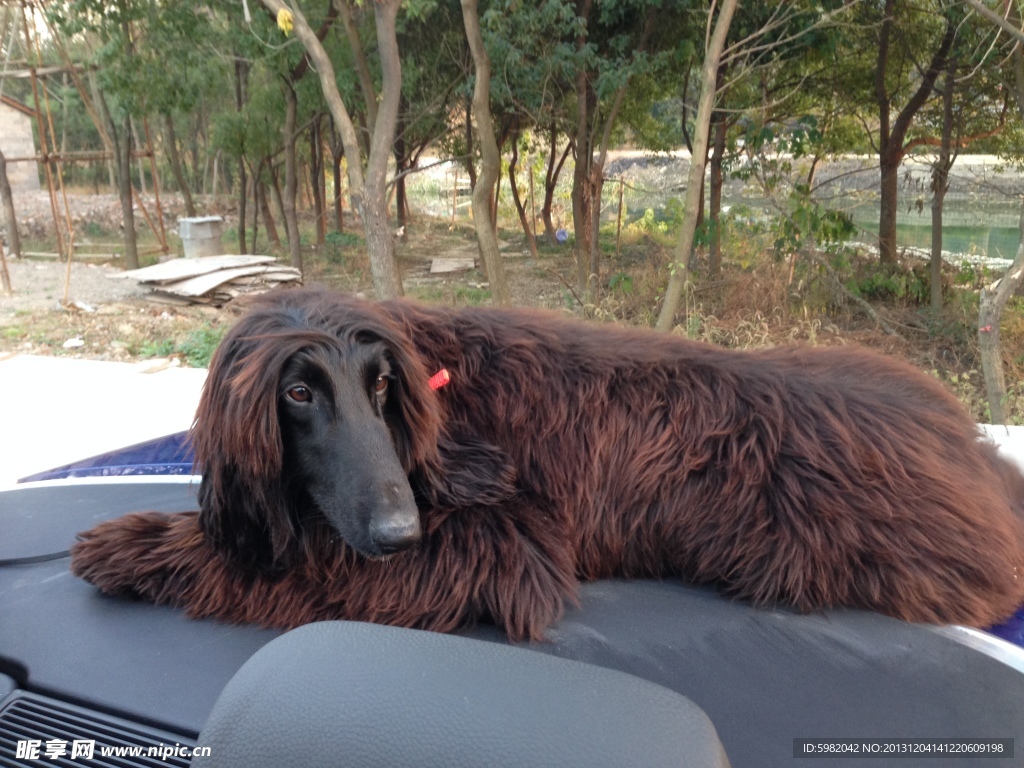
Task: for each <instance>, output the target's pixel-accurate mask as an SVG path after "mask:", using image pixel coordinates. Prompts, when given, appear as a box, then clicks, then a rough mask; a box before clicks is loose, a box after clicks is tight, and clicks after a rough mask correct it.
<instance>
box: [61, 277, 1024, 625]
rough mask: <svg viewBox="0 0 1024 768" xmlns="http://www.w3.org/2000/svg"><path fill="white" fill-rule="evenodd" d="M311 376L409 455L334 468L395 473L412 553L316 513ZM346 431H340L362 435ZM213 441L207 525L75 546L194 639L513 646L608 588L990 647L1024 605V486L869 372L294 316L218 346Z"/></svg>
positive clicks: (344, 309)
mask: <svg viewBox="0 0 1024 768" xmlns="http://www.w3.org/2000/svg"><path fill="white" fill-rule="evenodd" d="M353 361H356V362H357V363H358V364H356V363H354V362H353ZM358 361H363V362H361V363H359V362H358ZM366 361H369V362H366ZM374 361H376V362H374ZM442 368H445V369H447V370H448V371H449V372H450V375H451V382H450V383H449V384H448V385H447V386H445V387H442V388H440V389H438V390H436V391H435V390H432V389H431V388H430V387H428V385H427V382H428V379H429V378H430V376H431V375H432V374H433V373H435V372H436V371H438V370H439V369H442ZM297 376H304V377H306V378H308V377H310V376H312V377H314V378H315V377H317V376H319V377H320V379H322V381H320V380H317V381H319V383H316V384H313V385H310V386H313V387H314V388H318V389H317V390H316V391H317V397H318V398H321V400H322V399H323V398H322V397H321V395H322V394H323V393H326V395H324V396H325V397H327V399H329V400H330V399H331V398H333V399H334V400H338V399H341V400H344V401H345V402H348V401H347V400H346V399H345V398H346V397H351V398H354V399H355V400H359V398H365V400H366V403H368V405H366V404H361V405H360V406H359V413H361V414H363V415H362V416H360V417H359V418H360V419H364V420H365V421H366V423H367V424H370V425H371V426H372V424H374V423H375V424H377V425H378V427H379V426H380V425H383V427H382V428H383V429H384V430H385V431H384V434H385V435H386V436H387V437H386V438H385V440H384V442H385V443H386V446H385V447H384V448H383V449H382V448H381V445H380V441H378V442H377V443H374V444H373V445H372V446H371V447H370V448H366V449H363V448H358V449H356V448H352V447H351V443H350V442H349V443H348V444H347V446H346V447H343V448H339V449H337V451H336V452H335V454H332V455H335V456H338V455H340V456H344V455H349V456H352V455H357V454H362V453H366V454H367V455H368V456H369V459H370V460H369V461H368V462H367V461H362V462H356V463H360V464H362V465H368V466H370V469H359V470H358V472H356V474H355V478H356V479H355V481H352V480H351V478H349V480H346V481H345V482H346V483H348V485H347V486H346V487H348V488H349V491H346V492H352V491H351V489H352V488H353V487H355V486H357V485H358V484H359V483H360V482H363V481H364V480H365V482H366V483H375V482H378V480H379V478H376V477H375V476H373V475H374V472H375V470H374V469H373V468H374V467H382V469H381V470H380V473H379V474H381V475H382V476H383V477H384V480H383V481H381V482H384V483H385V485H386V487H387V488H388V489H389V491H388V492H389V493H392V492H393V493H392V496H393V499H392V500H391V502H387V501H386V500H385V501H384V502H380V504H384V505H385V506H387V505H388V504H389V503H390V505H391V506H390V507H389V509H391V508H394V509H398V512H395V514H397V515H399V516H401V517H403V521H402V522H401V525H402V526H405V527H404V528H403V529H402V531H403V534H402V535H407V536H406V537H407V538H408V541H406V542H404V543H403V544H400V545H397V546H396V547H394V550H392V549H389V548H388V547H384V546H380V547H378V546H377V544H376V543H375V542H376V541H377V539H375V538H374V537H375V536H376V535H377V534H374V533H373V529H374V526H378V527H380V525H384V527H385V528H386V527H387V525H389V524H390V523H388V522H387V520H385V522H384V523H379V519H380V516H381V515H385V516H386V515H389V514H392V513H391V512H390V511H387V510H385V512H380V510H379V509H376V507H374V508H371V507H373V505H374V504H377V505H378V506H380V504H378V502H377V501H373V500H370V501H367V500H366V498H363V497H364V496H366V494H360V493H357V494H356V495H357V496H359V497H360V498H358V499H357V498H355V497H353V498H352V501H351V505H352V509H349V508H348V507H347V506H346V503H345V500H344V499H342V500H341V502H340V503H339V500H338V499H337V498H335V499H333V500H331V499H329V498H327V496H329V495H330V492H329V491H323V490H315V489H313V486H312V485H311V483H312V482H313V480H311V479H310V478H313V476H314V475H315V474H316V473H317V472H320V473H321V474H324V473H326V474H327V477H326V478H324V477H321V479H320V480H317V482H321V481H322V482H328V481H329V480H330V477H329V475H330V474H331V473H332V472H335V473H339V474H343V475H344V474H346V473H348V474H349V475H351V474H352V471H353V470H351V468H350V467H349V466H348V460H347V459H346V460H345V462H344V465H339V464H337V459H335V460H334V461H335V464H333V465H332V464H331V461H327V460H326V459H324V460H317V459H315V458H313V459H310V458H309V457H310V456H314V455H326V454H315V453H313V448H310V447H309V446H305V445H304V444H302V441H303V440H305V439H306V435H308V434H312V431H311V430H314V427H313V426H309V427H306V426H301V425H300V426H296V424H297V422H296V421H295V419H296V418H298V416H296V415H295V414H296V413H300V411H301V408H302V407H304V406H303V402H304V400H305V393H303V392H302V391H299V390H301V389H302V385H301V382H300V384H299V385H296V384H295V383H294V382H292V381H290V380H286V379H288V377H297ZM360 377H361V378H360ZM375 377H376V378H375ZM364 380H365V382H364V383H359V382H363V381H364ZM382 380H384V384H382V383H381V382H382ZM296 381H298V379H296ZM303 381H305V379H303ZM353 382H356V383H355V384H353ZM382 386H383V387H384V390H385V394H384V397H383V398H381V396H380V392H379V391H378V390H379V389H380V388H381V387H382ZM344 387H348V388H349V389H347V390H346V389H344ZM353 387H355V389H352V388H353ZM352 391H354V392H355V393H356V394H354V395H348V396H344V397H343V395H344V392H352ZM339 393H341V394H339ZM318 402H319V401H318ZM360 402H361V401H360ZM307 405H308V403H307ZM342 406H344V403H341V404H339V403H338V402H334V403H333V405H331V408H333V410H331V408H328V410H327V411H324V413H325V414H326V416H324V419H326V420H325V421H323V423H322V424H321V425H320V426H316V427H315V429H321V430H328V432H329V433H330V434H340V433H338V432H336V431H335V432H330V430H337V429H340V427H338V422H339V421H341V420H342V419H341V417H340V416H339V414H340V413H342V412H344V411H345V408H346V407H347V406H345V407H342ZM295 408H298V409H299V411H295V413H293V409H295ZM301 413H307V414H308V413H310V412H309V411H301ZM301 413H300V415H301ZM346 418H347V417H346ZM289 425H290V426H289ZM378 427H374V428H373V429H378ZM373 429H370V432H371V433H372V432H373ZM328 432H324V434H328ZM359 434H360V435H365V434H368V433H367V432H366V431H365V430H360V432H359ZM360 439H363V438H360ZM367 439H370V438H367ZM193 441H194V445H195V449H196V457H197V462H198V465H199V467H200V468H201V470H202V473H203V481H202V486H201V489H200V494H199V498H200V507H201V511H200V512H199V514H198V516H197V515H196V514H194V513H182V514H157V513H140V514H131V515H127V516H125V517H122V518H119V519H115V520H111V521H109V522H105V523H103V524H101V525H99V526H97V527H96V528H94V529H92V530H90V531H88V532H86V533H84V534H82V535H81V537H80V541H79V542H78V543H77V544H76V545H75V547H74V549H73V552H72V554H73V561H72V570H73V572H74V573H75V574H77V575H78V576H81V577H82V578H84V579H86V580H88V581H90V582H92V583H93V584H95V585H96V586H98V587H99V588H100V589H102V590H103V591H105V592H108V593H113V594H122V595H134V596H138V597H141V598H144V599H147V600H151V601H155V602H159V603H170V604H172V605H175V606H180V607H182V608H184V609H185V610H187V612H188V613H189V615H190V616H194V617H207V616H212V617H217V618H220V619H224V620H227V621H233V622H255V623H258V624H262V625H267V626H273V627H282V628H290V627H295V626H297V625H300V624H303V623H306V622H311V621H317V620H322V619H358V620H365V621H374V622H381V623H387V624H395V625H401V626H407V627H418V628H423V629H432V630H439V631H449V630H453V629H455V628H458V627H460V626H462V625H465V624H468V623H472V622H474V621H477V620H480V619H490V620H493V621H494V622H495V623H496V624H497V625H498V626H500V627H501V628H502V629H503V630H504V631H505V632H507V633H508V635H509V636H510V637H511V638H514V639H521V638H539V637H541V636H542V635H543V632H544V629H545V628H546V627H547V626H548V625H549V624H551V623H552V622H553V621H555V620H556V619H558V618H559V616H560V615H561V613H562V611H563V607H564V605H565V603H566V601H572V600H573V599H574V597H575V594H576V589H577V584H578V581H579V580H590V579H602V578H609V577H626V578H657V579H661V578H670V577H671V578H681V579H683V580H685V581H687V582H690V583H698V584H714V585H717V586H718V587H719V588H720V589H721V590H722V592H724V593H725V594H727V595H730V596H733V597H735V598H738V599H743V600H749V601H752V602H753V603H755V604H757V605H762V606H773V605H776V604H784V605H789V606H794V607H795V608H797V609H798V610H800V611H805V612H806V611H817V610H821V609H826V608H831V607H838V606H849V607H856V608H865V609H869V610H873V611H878V612H881V613H884V614H888V615H890V616H894V617H897V618H900V619H905V620H907V621H917V622H943V623H944V622H950V623H962V624H968V625H974V626H981V627H985V626H989V625H992V624H993V623H996V622H998V621H1000V620H1002V619H1004V618H1006V617H1007V616H1009V615H1011V614H1012V613H1013V612H1014V611H1015V610H1016V609H1017V608H1018V607H1019V606H1020V605H1021V604H1022V603H1024V520H1022V516H1021V509H1022V502H1024V479H1022V477H1021V475H1020V474H1019V473H1018V471H1017V470H1016V469H1014V468H1012V467H1011V466H1010V465H1009V464H1007V463H1006V462H1004V461H1003V460H1001V459H1000V458H999V457H997V455H996V452H995V449H994V448H993V447H992V446H991V445H990V444H988V443H986V442H984V441H982V440H980V439H979V436H978V431H977V429H976V427H975V425H974V424H973V422H972V420H971V419H970V418H969V417H968V415H967V414H966V413H965V412H964V410H963V408H962V407H961V406H960V404H959V403H958V402H957V401H956V400H955V399H954V398H953V397H952V396H951V395H950V394H949V393H948V392H947V391H946V390H945V389H944V388H943V386H942V385H941V384H940V383H939V382H938V381H936V380H935V379H933V378H931V377H929V376H926V375H924V374H922V373H920V372H918V371H916V370H913V369H912V368H910V367H909V366H907V365H905V364H904V363H901V362H898V361H896V360H893V359H890V358H887V357H883V356H879V355H876V354H872V353H869V352H867V351H863V350H860V349H856V348H851V347H838V348H814V349H811V348H790V347H787V348H780V349H769V350H762V351H756V352H735V351H728V350H725V349H720V348H716V347H711V346H706V345H703V344H699V343H694V342H690V341H687V340H685V339H682V338H679V337H677V336H669V335H661V334H656V333H653V332H650V331H646V330H637V329H627V328H619V327H614V326H609V325H601V324H596V323H579V322H573V321H571V320H569V319H565V318H563V317H561V316H558V315H554V314H545V313H540V312H535V311H528V310H522V309H484V308H480V309H469V308H467V309H450V308H440V307H427V306H420V305H418V304H415V303H412V302H406V301H391V302H382V303H374V302H370V301H366V300H361V299H358V298H345V297H340V296H336V295H332V294H329V293H326V292H323V291H318V290H308V289H301V290H294V291H282V292H279V293H275V294H272V295H269V296H267V297H264V298H262V299H261V300H259V301H258V302H257V303H256V304H255V306H254V308H253V310H252V312H251V313H250V314H249V315H248V316H247V317H245V318H244V319H243V320H242V321H241V322H240V323H239V324H238V325H237V326H236V327H235V328H234V329H233V330H232V331H231V332H230V333H229V334H228V335H227V336H226V338H225V339H224V341H223V342H222V344H221V346H220V347H219V349H218V351H217V353H216V354H215V356H214V359H213V361H212V364H211V368H210V375H209V380H208V382H207V384H206V388H205V390H204V392H203V396H202V400H201V403H200V406H199V410H198V413H197V416H196V424H195V427H194V430H193ZM360 445H361V444H360ZM317 450H320V449H319V448H318V449H317ZM338 451H340V453H339V452H338ZM345 451H348V453H347V454H346V453H345ZM303 457H304V458H303ZM396 466H397V467H399V468H400V469H399V470H398V471H397V473H396V472H395V471H392V468H393V467H396ZM360 473H368V474H366V475H365V477H364V474H360ZM396 474H397V475H398V476H399V478H400V480H401V481H402V482H401V483H399V485H401V486H402V487H400V488H398V487H396V486H395V484H394V483H393V482H392V481H393V480H394V476H395V475H396ZM361 478H362V479H361ZM406 484H407V487H406ZM342 485H344V483H342ZM318 487H319V486H318ZM324 487H326V486H324ZM332 487H333V486H332ZM381 487H384V486H381ZM410 492H411V496H410V495H409V493H410ZM371 495H372V494H371ZM409 498H412V499H414V502H413V504H414V505H415V510H416V511H414V512H413V517H414V520H413V521H412V523H411V525H412V526H413V527H414V528H415V530H413V528H410V527H409V526H410V521H409V520H408V519H407V518H408V515H407V513H406V512H405V511H403V509H404V508H405V507H407V506H408V499H409ZM415 518H418V519H415ZM375 520H377V521H378V522H374V521H375ZM368 531H369V533H368ZM360 536H362V537H363V538H362V539H360ZM385 538H386V537H385ZM403 546H407V547H408V548H406V549H405V550H404V551H400V552H398V553H397V554H391V555H388V554H387V553H388V552H389V551H395V550H398V549H401V548H402V547H403ZM380 555H384V556H383V557H382V556H380Z"/></svg>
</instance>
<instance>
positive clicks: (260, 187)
mask: <svg viewBox="0 0 1024 768" xmlns="http://www.w3.org/2000/svg"><path fill="white" fill-rule="evenodd" d="M256 199H257V201H258V202H259V206H260V214H261V215H262V216H263V224H264V226H266V228H267V240H269V241H270V242H271V243H272V244H274V245H276V246H280V245H281V236H280V235H279V234H278V233H277V224H275V223H274V214H272V213H271V212H270V203H269V202H268V201H267V184H266V182H265V181H263V177H262V175H261V176H260V178H259V180H258V181H257V184H256Z"/></svg>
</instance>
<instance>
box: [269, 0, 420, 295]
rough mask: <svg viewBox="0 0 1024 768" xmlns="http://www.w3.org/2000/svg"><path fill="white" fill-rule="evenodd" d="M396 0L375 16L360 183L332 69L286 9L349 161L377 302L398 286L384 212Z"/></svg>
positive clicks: (353, 139) (357, 154) (275, 2)
mask: <svg viewBox="0 0 1024 768" xmlns="http://www.w3.org/2000/svg"><path fill="white" fill-rule="evenodd" d="M263 4H264V5H265V6H266V7H267V8H269V9H270V10H271V11H272V12H273V13H274V14H277V13H278V12H279V11H281V10H285V9H286V8H287V7H286V6H285V5H284V3H283V2H282V0H263ZM398 6H399V0H376V2H375V3H374V12H375V16H376V21H377V48H378V51H379V54H380V60H381V74H382V80H383V88H382V93H381V99H380V102H379V104H378V114H377V124H376V126H375V128H376V130H375V131H374V134H373V141H372V144H371V148H370V155H369V159H368V162H367V168H366V178H365V181H364V176H363V166H362V157H363V154H362V152H361V151H360V147H359V137H358V134H357V132H356V128H355V124H354V123H353V122H352V118H351V116H350V115H349V113H348V109H346V107H345V102H344V101H342V98H341V93H340V92H339V91H338V81H337V78H336V77H335V74H334V65H333V64H332V63H331V59H330V57H329V56H328V55H327V52H326V51H325V50H324V47H323V45H322V44H321V42H320V40H319V39H318V38H317V36H316V34H315V33H314V32H313V30H312V29H310V27H309V24H308V23H307V21H306V18H305V16H303V15H302V12H301V11H299V10H298V8H287V10H289V11H290V12H291V14H292V20H293V31H294V33H295V37H296V38H297V39H298V40H299V42H300V43H302V46H303V48H305V50H306V53H307V54H308V55H309V58H310V60H311V61H312V64H313V67H314V69H315V70H316V73H317V75H318V76H319V78H320V88H321V90H322V91H323V94H324V99H325V100H326V102H327V106H328V109H330V111H331V117H332V118H334V124H335V127H336V129H337V130H338V132H339V134H340V135H341V141H342V144H343V145H344V147H345V156H346V158H347V159H348V164H347V166H348V190H349V196H350V198H351V201H352V209H353V210H354V211H355V212H356V215H358V216H360V217H361V219H362V222H363V230H364V232H365V234H366V249H367V251H368V253H369V256H370V269H371V271H372V273H373V284H374V288H375V290H376V293H377V298H381V299H384V298H391V297H394V296H400V295H401V293H402V284H401V280H400V279H399V276H398V265H397V263H396V262H395V252H394V241H393V240H392V238H391V232H390V230H389V228H388V222H387V214H386V211H385V208H384V205H385V202H386V201H385V197H384V187H385V184H386V181H387V176H386V174H387V159H388V154H389V151H390V147H391V142H392V141H393V140H394V131H395V123H396V120H397V113H398V99H399V97H400V95H401V93H400V91H401V79H402V73H401V61H400V60H399V58H398V43H397V39H396V33H395V17H396V16H397V13H398Z"/></svg>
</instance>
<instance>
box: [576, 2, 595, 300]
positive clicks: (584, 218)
mask: <svg viewBox="0 0 1024 768" xmlns="http://www.w3.org/2000/svg"><path fill="white" fill-rule="evenodd" d="M591 5H592V3H591V0H581V2H580V3H579V7H578V8H577V16H579V17H580V18H581V19H583V20H584V22H586V21H587V20H588V18H589V16H590V9H591ZM586 30H587V27H586V23H584V25H583V26H582V27H581V30H580V33H579V34H578V35H577V37H576V51H577V52H578V53H580V54H582V52H583V50H584V48H585V47H586V44H587V31H586ZM592 94H593V88H592V87H591V85H590V81H589V79H588V77H587V70H586V68H585V67H584V66H583V65H582V64H580V67H579V69H578V70H577V72H576V136H575V145H576V166H575V168H574V169H573V174H572V226H573V231H574V233H575V235H576V243H575V245H576V286H577V288H578V290H579V292H580V294H581V295H583V294H585V293H586V292H587V286H588V285H589V284H590V238H591V233H592V231H593V229H592V228H593V218H592V217H593V215H594V213H593V210H592V209H591V203H592V202H593V196H592V195H591V194H590V190H589V189H588V188H587V187H588V182H589V181H590V164H591V162H592V161H593V150H592V148H591V145H590V135H589V133H590V132H589V130H588V126H589V123H590V106H591V104H592V103H593V101H594V99H593V96H592Z"/></svg>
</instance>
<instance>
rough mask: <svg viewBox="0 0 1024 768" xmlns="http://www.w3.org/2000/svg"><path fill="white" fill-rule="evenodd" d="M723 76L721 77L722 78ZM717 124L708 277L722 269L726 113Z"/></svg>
mask: <svg viewBox="0 0 1024 768" xmlns="http://www.w3.org/2000/svg"><path fill="white" fill-rule="evenodd" d="M720 79H721V78H719V80H720ZM714 126H715V150H714V152H713V153H712V155H711V163H710V165H711V200H710V201H708V207H709V215H710V218H711V247H710V248H709V249H708V277H709V278H710V279H712V280H713V279H715V278H717V277H718V275H719V273H720V272H721V271H722V187H723V186H724V179H723V174H722V163H723V162H724V160H725V134H726V130H727V128H728V123H727V121H726V118H725V115H724V114H720V115H718V119H717V120H715V122H714Z"/></svg>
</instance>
